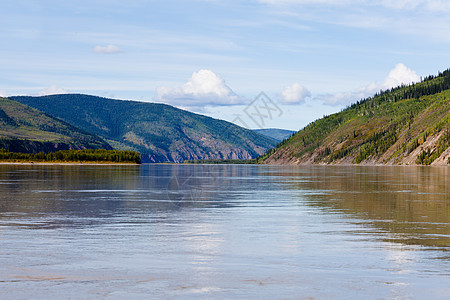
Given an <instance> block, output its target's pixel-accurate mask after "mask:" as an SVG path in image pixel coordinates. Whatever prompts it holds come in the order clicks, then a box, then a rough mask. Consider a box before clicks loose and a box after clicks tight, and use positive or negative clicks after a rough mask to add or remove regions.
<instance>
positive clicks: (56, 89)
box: [39, 85, 68, 96]
mask: <svg viewBox="0 0 450 300" xmlns="http://www.w3.org/2000/svg"><path fill="white" fill-rule="evenodd" d="M67 93H68V92H67V91H66V90H65V89H63V88H60V87H57V86H56V85H52V86H49V87H48V88H46V89H45V90H42V91H40V92H39V96H46V95H57V94H67Z"/></svg>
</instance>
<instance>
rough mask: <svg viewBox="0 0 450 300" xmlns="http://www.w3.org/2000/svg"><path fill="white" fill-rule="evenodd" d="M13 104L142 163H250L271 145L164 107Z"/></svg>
mask: <svg viewBox="0 0 450 300" xmlns="http://www.w3.org/2000/svg"><path fill="white" fill-rule="evenodd" d="M12 99H14V100H17V101H19V102H21V103H24V104H26V105H29V106H32V107H34V108H36V109H39V110H42V111H44V112H46V113H48V114H51V115H53V116H56V117H58V118H61V119H62V120H64V121H66V122H68V123H70V124H72V125H74V126H77V127H79V128H81V129H83V130H86V131H88V132H91V133H93V134H96V135H98V136H100V137H102V138H104V139H105V140H106V141H107V142H108V143H110V144H111V145H112V146H113V147H114V148H115V149H118V150H133V151H138V152H140V153H141V155H142V162H183V161H184V160H192V159H251V158H256V157H258V156H260V155H262V154H264V153H265V152H266V151H267V150H268V149H270V148H272V147H274V146H275V145H276V142H275V141H274V140H272V139H270V138H267V137H265V136H263V135H260V134H258V133H255V132H253V131H251V130H247V129H244V128H241V127H239V126H237V125H234V124H232V123H229V122H225V121H221V120H217V119H213V118H210V117H206V116H202V115H198V114H194V113H191V112H187V111H184V110H181V109H178V108H175V107H172V106H169V105H165V104H157V103H144V102H137V101H122V100H113V99H107V98H101V97H96V96H89V95H79V94H66V95H52V96H43V97H12Z"/></svg>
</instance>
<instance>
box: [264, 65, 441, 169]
mask: <svg viewBox="0 0 450 300" xmlns="http://www.w3.org/2000/svg"><path fill="white" fill-rule="evenodd" d="M449 88H450V69H449V70H447V71H445V72H442V73H439V75H438V76H428V77H427V78H425V79H424V80H423V81H422V82H420V83H416V84H413V85H410V86H401V87H397V88H393V89H391V90H387V91H384V92H380V93H379V94H376V95H375V96H373V97H371V98H367V99H364V100H361V101H358V102H357V103H355V104H353V105H351V106H350V107H348V108H347V109H345V110H343V111H341V112H339V113H336V114H333V115H330V116H327V117H324V118H322V119H319V120H317V121H315V122H313V123H311V124H309V125H308V126H306V127H305V128H304V129H302V130H300V131H299V132H298V133H296V134H295V135H294V136H293V137H292V138H290V139H288V140H286V141H284V142H282V143H281V144H279V145H278V146H277V147H276V148H274V149H272V150H270V151H269V152H268V153H266V154H265V155H264V156H262V157H260V158H259V161H260V162H263V163H268V164H314V163H315V164H392V165H397V164H400V165H409V164H425V165H429V164H433V165H448V163H449V159H450V158H449V157H450V148H449V146H450V90H449Z"/></svg>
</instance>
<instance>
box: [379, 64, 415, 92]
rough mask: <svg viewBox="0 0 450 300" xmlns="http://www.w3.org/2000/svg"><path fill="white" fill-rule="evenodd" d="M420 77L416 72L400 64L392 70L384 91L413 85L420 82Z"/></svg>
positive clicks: (385, 82)
mask: <svg viewBox="0 0 450 300" xmlns="http://www.w3.org/2000/svg"><path fill="white" fill-rule="evenodd" d="M419 80H420V77H419V76H418V75H417V73H416V71H413V70H411V69H409V68H408V67H407V66H405V65H404V64H402V63H399V64H397V65H396V66H395V68H394V69H392V70H391V71H390V72H389V74H388V76H387V77H386V79H385V80H384V83H383V88H384V89H390V88H393V87H396V86H399V85H402V84H406V85H408V84H411V83H413V82H418V81H419Z"/></svg>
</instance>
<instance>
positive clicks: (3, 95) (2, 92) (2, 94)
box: [0, 90, 8, 97]
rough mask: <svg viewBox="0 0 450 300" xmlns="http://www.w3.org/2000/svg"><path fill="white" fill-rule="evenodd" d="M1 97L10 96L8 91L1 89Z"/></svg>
mask: <svg viewBox="0 0 450 300" xmlns="http://www.w3.org/2000/svg"><path fill="white" fill-rule="evenodd" d="M0 97H8V94H7V93H6V91H3V90H0Z"/></svg>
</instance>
